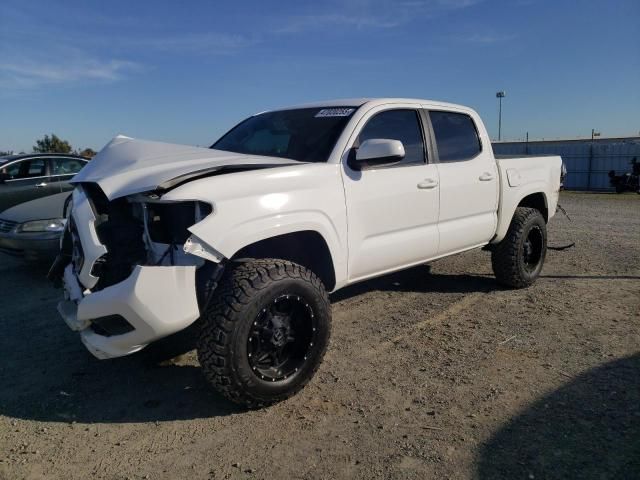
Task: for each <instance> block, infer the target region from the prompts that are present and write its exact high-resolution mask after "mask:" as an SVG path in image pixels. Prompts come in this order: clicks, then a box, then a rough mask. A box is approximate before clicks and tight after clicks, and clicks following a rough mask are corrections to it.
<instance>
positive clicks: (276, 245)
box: [231, 230, 336, 291]
mask: <svg viewBox="0 0 640 480" xmlns="http://www.w3.org/2000/svg"><path fill="white" fill-rule="evenodd" d="M242 258H279V259H282V260H289V261H291V262H294V263H297V264H299V265H302V266H303V267H306V268H308V269H309V270H311V271H312V272H313V273H315V274H316V275H317V276H318V277H319V278H320V280H322V283H324V286H325V288H326V289H327V291H331V290H333V288H334V287H335V285H336V274H335V270H334V267H333V259H332V258H331V252H330V251H329V247H328V246H327V242H325V240H324V238H323V237H322V235H320V234H319V233H318V232H314V231H311V230H306V231H302V232H294V233H286V234H284V235H278V236H276V237H271V238H266V239H264V240H260V241H258V242H256V243H252V244H251V245H247V246H246V247H243V248H241V249H240V250H238V251H237V252H236V253H235V254H234V255H233V257H231V260H239V259H242Z"/></svg>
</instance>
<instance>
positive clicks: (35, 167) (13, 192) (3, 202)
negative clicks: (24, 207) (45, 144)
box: [0, 157, 60, 212]
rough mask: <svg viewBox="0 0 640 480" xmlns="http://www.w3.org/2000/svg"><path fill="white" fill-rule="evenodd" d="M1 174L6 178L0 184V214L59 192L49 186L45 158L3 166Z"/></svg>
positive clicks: (47, 166)
mask: <svg viewBox="0 0 640 480" xmlns="http://www.w3.org/2000/svg"><path fill="white" fill-rule="evenodd" d="M1 172H2V173H4V174H6V175H8V177H6V179H5V180H4V181H3V182H2V183H0V212H2V211H4V210H6V209H7V208H10V207H13V206H14V205H18V204H21V203H24V202H28V201H29V200H35V199H36V198H40V197H46V196H48V195H52V194H54V193H59V192H60V190H59V189H58V188H57V187H53V186H52V185H51V182H50V177H49V165H48V162H47V159H46V158H43V157H36V158H28V159H24V160H17V161H15V162H11V163H9V164H8V165H6V166H3V167H2V170H1Z"/></svg>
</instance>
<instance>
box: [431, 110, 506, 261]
mask: <svg viewBox="0 0 640 480" xmlns="http://www.w3.org/2000/svg"><path fill="white" fill-rule="evenodd" d="M429 119H430V124H431V125H430V128H431V132H432V135H433V137H434V140H435V141H434V144H435V145H434V150H435V152H434V153H435V155H436V157H437V161H438V163H437V165H438V175H439V177H440V190H439V191H440V214H439V220H438V227H439V230H440V248H439V252H438V254H439V255H446V254H449V253H454V252H458V251H462V250H465V249H468V248H472V247H475V246H479V245H483V244H486V243H488V242H489V240H490V239H491V238H492V237H493V235H494V234H495V231H496V225H497V208H498V188H499V182H498V171H497V166H496V162H495V159H494V157H493V151H492V149H491V144H490V142H489V139H488V137H487V136H486V134H485V132H484V130H482V131H481V130H480V129H479V128H478V122H479V119H474V118H473V117H472V116H471V115H470V114H468V113H466V112H457V111H442V110H441V111H437V110H431V111H429Z"/></svg>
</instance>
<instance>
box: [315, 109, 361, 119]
mask: <svg viewBox="0 0 640 480" xmlns="http://www.w3.org/2000/svg"><path fill="white" fill-rule="evenodd" d="M354 110H355V108H324V109H322V110H320V111H319V112H318V113H316V118H322V117H348V116H349V115H351V114H352V113H353V111H354Z"/></svg>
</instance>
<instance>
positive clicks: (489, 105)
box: [0, 0, 640, 151]
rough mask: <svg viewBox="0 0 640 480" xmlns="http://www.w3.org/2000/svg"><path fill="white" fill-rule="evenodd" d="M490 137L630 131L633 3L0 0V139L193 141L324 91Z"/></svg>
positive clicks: (638, 81)
mask: <svg viewBox="0 0 640 480" xmlns="http://www.w3.org/2000/svg"><path fill="white" fill-rule="evenodd" d="M497 90H506V92H507V97H506V98H505V99H504V102H503V138H509V139H516V138H523V137H524V135H525V132H527V131H528V132H529V135H530V137H531V138H551V137H554V138H558V137H576V136H588V135H590V132H591V129H592V128H596V129H597V130H599V131H600V132H601V133H602V135H603V136H604V135H606V136H613V135H629V134H638V133H639V132H640V1H638V0H626V1H625V0H609V1H607V2H603V1H602V0H600V1H587V0H585V1H580V0H575V1H565V0H556V1H550V0H549V1H543V0H511V1H506V0H505V1H499V0H494V1H492V0H401V1H397V2H389V1H386V2H383V1H378V0H342V1H328V2H322V1H315V2H306V1H300V0H298V1H292V2H289V1H280V2H275V1H274V2H269V1H247V2H245V1H240V0H238V1H235V2H222V1H217V2H215V1H196V0H192V1H183V2H179V1H153V2H151V1H132V0H128V1H119V0H109V1H98V0H95V1H80V0H78V1H59V2H53V1H30V0H2V3H1V4H0V105H1V111H2V115H0V150H7V149H9V150H15V151H20V150H25V151H30V149H31V146H32V145H33V144H34V143H35V139H36V138H39V137H41V136H42V135H44V134H45V133H51V132H54V133H56V134H57V135H59V136H61V137H62V138H65V139H67V140H69V141H70V142H71V143H72V145H73V146H75V147H92V148H94V149H99V148H101V147H102V146H103V145H104V144H105V143H106V142H107V141H108V140H109V139H110V138H111V137H113V136H114V135H116V134H118V133H124V134H126V135H130V136H134V137H139V138H148V139H155V140H162V141H169V142H176V143H185V144H193V145H209V144H210V143H212V142H213V141H214V140H215V139H216V138H217V137H218V136H219V135H220V134H222V133H224V132H225V131H226V130H227V129H228V128H229V127H231V126H233V125H234V124H235V123H236V122H237V121H239V120H241V119H242V118H244V117H246V116H248V115H250V114H252V113H255V112H257V111H262V110H266V109H270V108H274V107H278V106H283V105H288V104H295V103H301V102H307V101H315V100H322V99H330V98H340V97H361V96H397V97H419V98H432V99H437V100H446V101H452V102H456V103H462V104H466V105H470V106H472V107H473V108H475V109H476V110H478V111H479V113H480V114H481V115H482V116H483V118H484V120H485V122H486V124H487V126H488V128H489V131H490V134H491V135H492V137H496V136H497V123H498V122H497V115H498V114H497V99H496V98H495V92H496V91H497Z"/></svg>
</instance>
